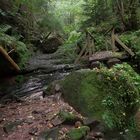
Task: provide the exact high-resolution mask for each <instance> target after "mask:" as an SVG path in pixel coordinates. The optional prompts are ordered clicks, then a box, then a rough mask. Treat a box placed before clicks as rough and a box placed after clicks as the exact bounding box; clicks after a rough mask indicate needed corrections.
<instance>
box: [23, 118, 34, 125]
mask: <svg viewBox="0 0 140 140" xmlns="http://www.w3.org/2000/svg"><path fill="white" fill-rule="evenodd" d="M33 122H34V121H33V120H32V119H27V120H25V123H27V124H29V125H30V124H33Z"/></svg>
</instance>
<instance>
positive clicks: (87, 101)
mask: <svg viewBox="0 0 140 140" xmlns="http://www.w3.org/2000/svg"><path fill="white" fill-rule="evenodd" d="M139 81H140V76H139V75H138V74H136V73H135V72H134V70H133V69H132V68H131V66H129V65H128V64H123V65H116V66H114V67H113V68H112V69H110V70H108V69H107V68H101V69H95V70H83V71H78V72H74V73H72V74H70V75H69V76H68V77H67V78H65V79H64V80H63V81H62V82H61V85H62V90H63V96H64V98H65V100H66V101H68V102H69V103H70V104H71V105H72V106H74V107H75V108H76V109H77V110H78V111H80V112H81V113H82V114H84V115H85V116H89V117H93V116H94V117H95V118H97V119H100V120H102V121H103V122H105V123H106V125H107V126H108V127H109V128H111V129H116V128H117V129H118V130H120V131H125V130H127V129H130V128H134V124H135V122H134V115H135V113H136V111H137V110H138V107H139V91H140V82H139Z"/></svg>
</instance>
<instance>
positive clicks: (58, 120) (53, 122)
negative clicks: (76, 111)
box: [51, 116, 63, 126]
mask: <svg viewBox="0 0 140 140" xmlns="http://www.w3.org/2000/svg"><path fill="white" fill-rule="evenodd" d="M51 122H52V124H53V126H58V125H60V124H62V123H63V121H62V120H61V119H60V118H59V117H58V116H57V117H55V118H54V119H53V120H51Z"/></svg>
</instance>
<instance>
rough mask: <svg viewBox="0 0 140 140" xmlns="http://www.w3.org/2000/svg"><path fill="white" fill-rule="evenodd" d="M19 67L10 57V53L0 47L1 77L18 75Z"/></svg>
mask: <svg viewBox="0 0 140 140" xmlns="http://www.w3.org/2000/svg"><path fill="white" fill-rule="evenodd" d="M19 71H20V68H19V66H18V65H17V64H16V63H15V62H14V60H13V59H12V58H11V57H10V56H9V55H8V53H7V52H6V51H5V50H4V49H3V47H1V46H0V76H3V75H5V74H10V73H18V72H19Z"/></svg>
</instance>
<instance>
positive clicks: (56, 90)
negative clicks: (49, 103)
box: [55, 84, 61, 93]
mask: <svg viewBox="0 0 140 140" xmlns="http://www.w3.org/2000/svg"><path fill="white" fill-rule="evenodd" d="M60 91H61V86H60V85H59V84H56V85H55V92H56V93H59V92H60Z"/></svg>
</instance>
